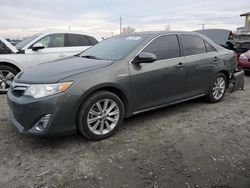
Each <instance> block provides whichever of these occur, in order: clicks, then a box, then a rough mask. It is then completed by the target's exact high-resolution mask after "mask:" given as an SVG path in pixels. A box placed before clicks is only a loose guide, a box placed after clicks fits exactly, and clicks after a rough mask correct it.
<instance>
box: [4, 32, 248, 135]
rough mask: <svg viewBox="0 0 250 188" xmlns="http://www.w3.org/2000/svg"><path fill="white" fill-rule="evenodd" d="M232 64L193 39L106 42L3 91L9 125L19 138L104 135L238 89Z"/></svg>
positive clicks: (185, 35)
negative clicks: (141, 117) (126, 121)
mask: <svg viewBox="0 0 250 188" xmlns="http://www.w3.org/2000/svg"><path fill="white" fill-rule="evenodd" d="M236 65H237V58H236V55H235V53H234V52H233V51H230V50H227V49H225V48H223V47H221V46H219V45H217V44H215V43H214V42H213V41H212V40H210V39H208V38H207V37H205V36H203V35H200V34H197V33H192V32H142V33H133V34H126V35H119V36H115V37H112V38H109V39H106V40H104V41H102V42H100V43H98V44H97V45H95V46H93V47H92V48H89V49H87V50H86V51H84V52H83V53H81V54H79V55H78V56H74V57H70V58H67V59H64V60H59V61H56V62H51V63H46V64H41V65H38V66H36V67H34V68H32V69H28V70H26V71H24V72H22V73H20V74H18V75H17V76H16V77H15V79H14V81H13V83H12V85H11V89H10V90H9V91H8V95H7V96H8V97H7V98H8V104H9V106H10V110H11V111H10V112H11V121H12V123H13V124H14V125H15V127H16V128H17V129H18V130H19V131H20V132H21V133H24V134H34V135H56V134H65V133H71V132H76V130H78V131H79V132H80V133H81V134H82V135H83V136H85V137H86V138H88V139H93V140H100V139H104V138H107V137H109V136H111V135H112V134H113V133H114V132H115V131H116V130H117V128H118V127H119V126H120V125H121V124H122V121H123V118H124V117H129V116H131V115H134V114H138V113H141V112H145V111H148V110H152V109H156V108H160V107H164V106H167V105H171V104H176V103H179V102H183V101H187V100H190V99H194V98H198V97H206V99H207V100H208V101H209V102H212V103H216V102H219V101H221V100H222V98H223V97H224V94H225V92H226V89H227V88H228V86H229V84H230V83H231V82H233V83H234V87H233V90H235V89H238V88H240V87H243V84H244V72H243V71H241V72H237V73H234V71H235V69H236Z"/></svg>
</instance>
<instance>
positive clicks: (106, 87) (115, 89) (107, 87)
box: [76, 83, 131, 119]
mask: <svg viewBox="0 0 250 188" xmlns="http://www.w3.org/2000/svg"><path fill="white" fill-rule="evenodd" d="M98 91H109V92H111V93H114V94H116V95H117V96H118V97H119V98H120V99H121V100H122V102H123V105H124V111H125V117H129V116H130V115H131V106H130V102H129V96H128V95H127V94H126V92H125V91H124V90H123V89H122V88H121V87H119V86H118V85H116V84H112V83H105V84H100V85H97V86H95V87H93V88H90V89H89V90H87V91H86V92H84V94H83V95H82V96H81V98H80V101H79V103H78V104H79V106H78V108H77V113H76V119H77V116H78V112H79V110H80V108H81V106H82V104H83V103H84V102H85V101H86V100H87V99H88V97H89V96H90V95H92V94H93V93H95V92H98Z"/></svg>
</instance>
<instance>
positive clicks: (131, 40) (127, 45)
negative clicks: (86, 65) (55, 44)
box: [80, 35, 148, 60]
mask: <svg viewBox="0 0 250 188" xmlns="http://www.w3.org/2000/svg"><path fill="white" fill-rule="evenodd" d="M147 37H148V35H140V36H136V35H131V36H129V35H120V36H116V37H112V38H109V39H106V40H104V41H102V42H100V43H98V44H96V45H95V46H93V47H91V48H89V49H88V50H86V51H84V52H83V53H82V54H80V56H94V57H96V58H98V59H106V60H119V59H122V58H124V57H126V56H127V55H128V54H129V53H130V52H132V51H133V50H134V49H135V48H136V47H137V46H138V45H140V44H141V43H142V42H143V41H144V40H145V39H146V38H147Z"/></svg>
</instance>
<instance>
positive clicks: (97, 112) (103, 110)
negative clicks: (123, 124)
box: [87, 99, 120, 135]
mask: <svg viewBox="0 0 250 188" xmlns="http://www.w3.org/2000/svg"><path fill="white" fill-rule="evenodd" d="M119 117H120V110H119V107H118V104H117V103H116V102H115V101H113V100H111V99H103V100H99V101H97V102H96V103H95V104H94V105H93V106H92V107H91V108H90V110H89V112H88V115H87V124H88V128H89V130H90V131H91V132H92V133H94V134H96V135H105V134H107V133H109V132H111V131H112V130H113V129H114V128H115V127H116V125H117V123H118V121H119Z"/></svg>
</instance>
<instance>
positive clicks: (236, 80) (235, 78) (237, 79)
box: [230, 70, 245, 92]
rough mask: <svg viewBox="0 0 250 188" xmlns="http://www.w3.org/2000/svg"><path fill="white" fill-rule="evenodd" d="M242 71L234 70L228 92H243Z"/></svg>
mask: <svg viewBox="0 0 250 188" xmlns="http://www.w3.org/2000/svg"><path fill="white" fill-rule="evenodd" d="M244 76H245V74H244V71H243V70H235V71H234V73H233V75H232V78H231V80H230V92H234V91H237V90H244V86H245V81H244Z"/></svg>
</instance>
